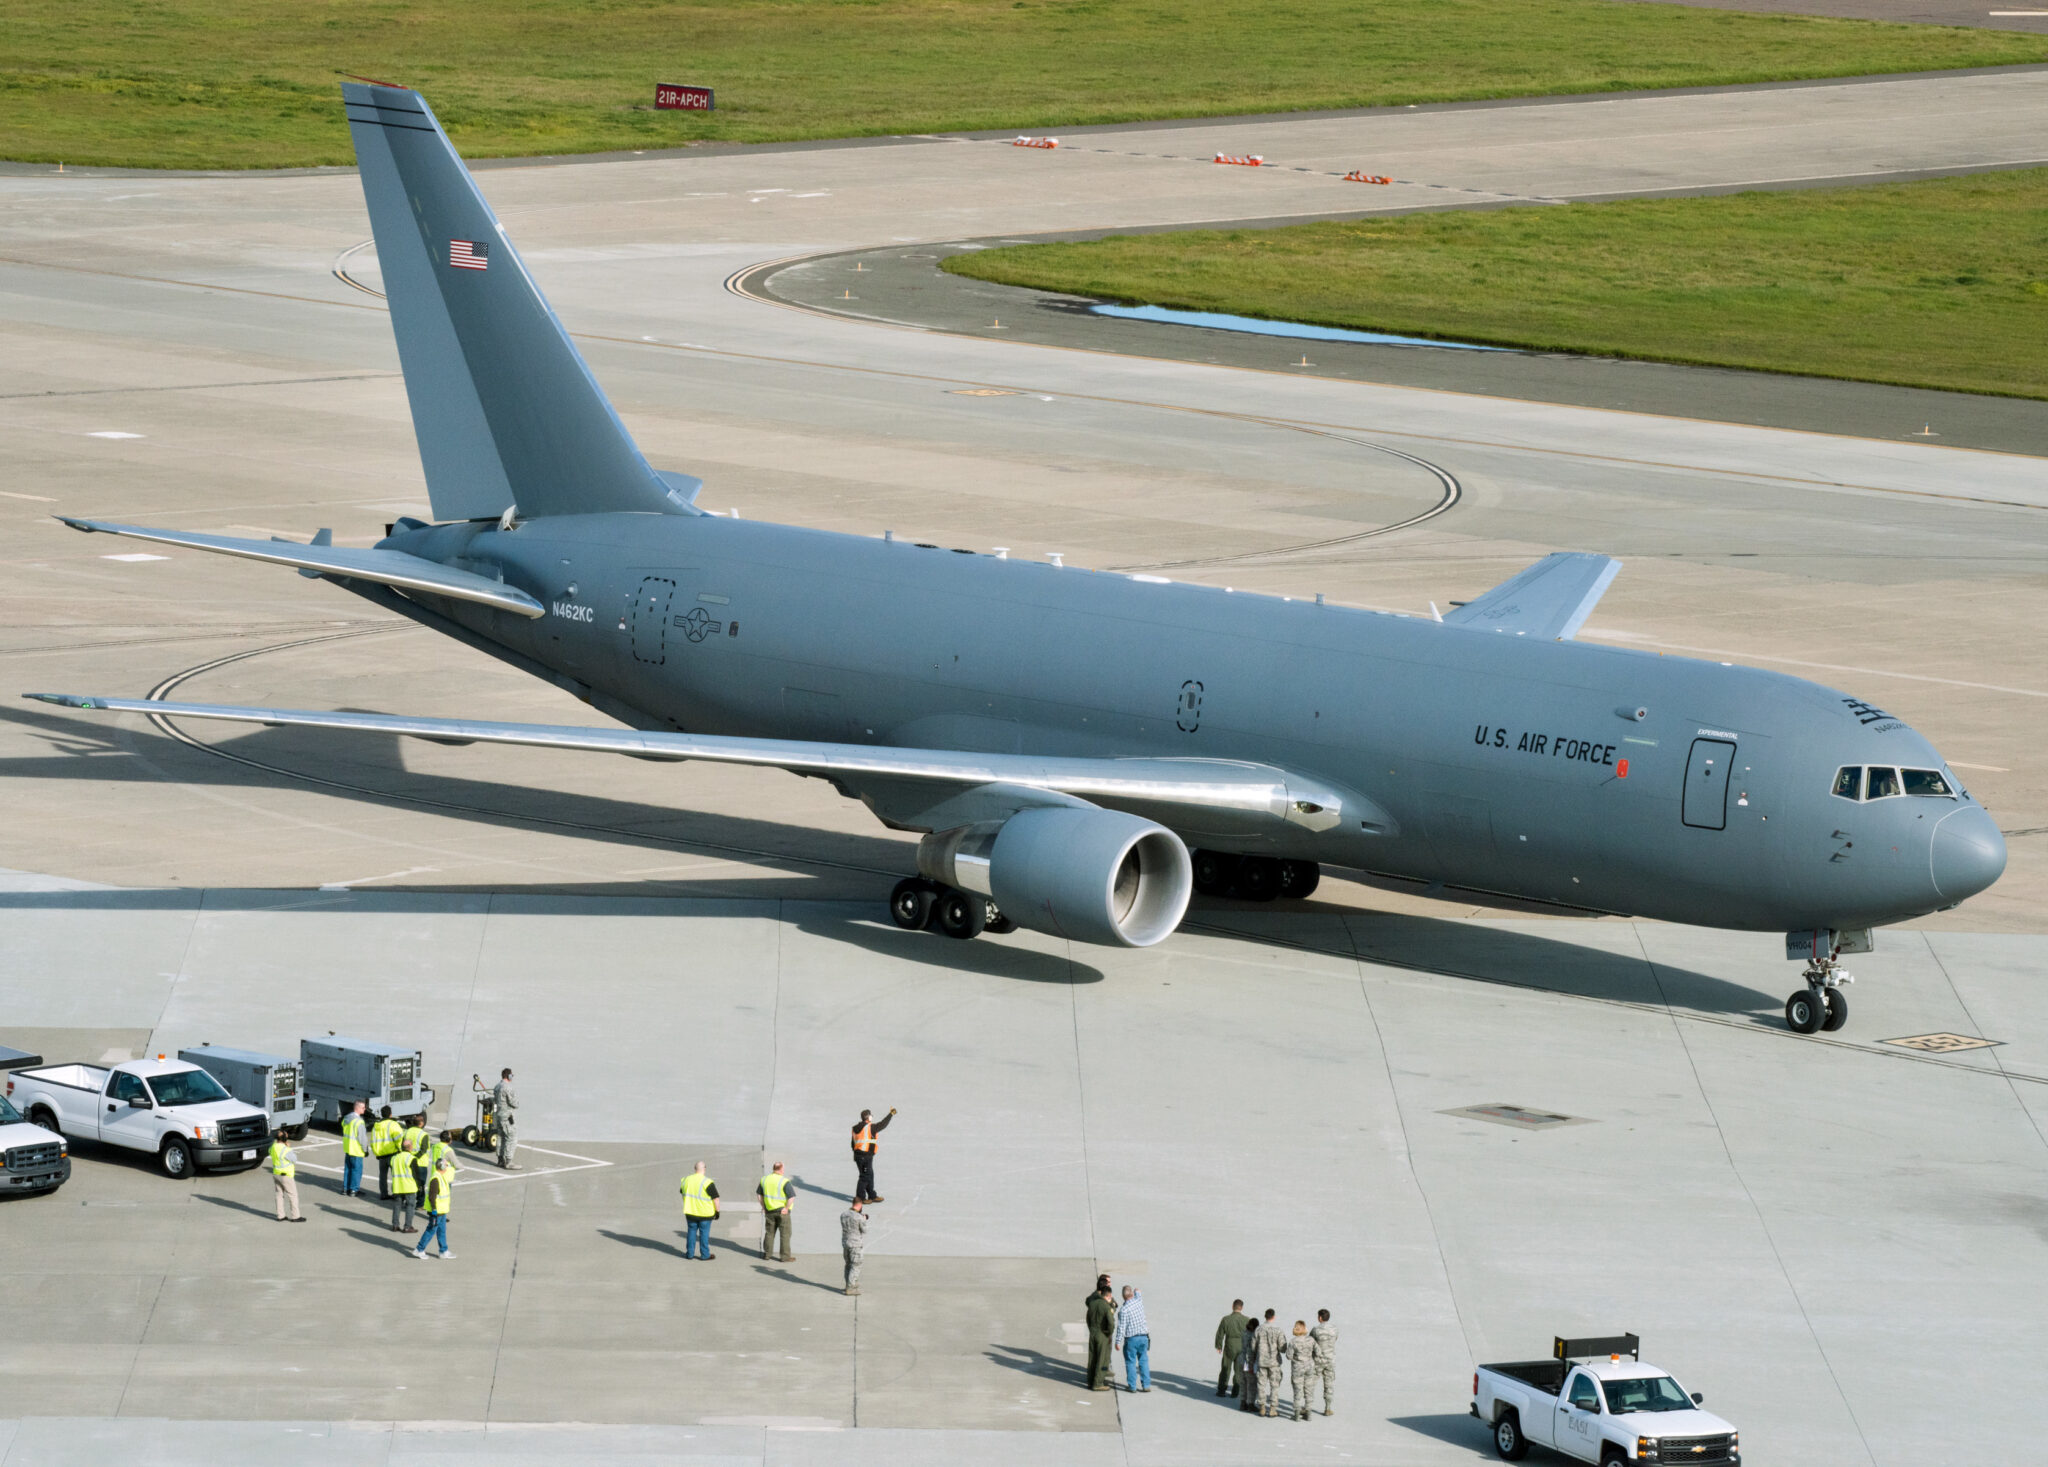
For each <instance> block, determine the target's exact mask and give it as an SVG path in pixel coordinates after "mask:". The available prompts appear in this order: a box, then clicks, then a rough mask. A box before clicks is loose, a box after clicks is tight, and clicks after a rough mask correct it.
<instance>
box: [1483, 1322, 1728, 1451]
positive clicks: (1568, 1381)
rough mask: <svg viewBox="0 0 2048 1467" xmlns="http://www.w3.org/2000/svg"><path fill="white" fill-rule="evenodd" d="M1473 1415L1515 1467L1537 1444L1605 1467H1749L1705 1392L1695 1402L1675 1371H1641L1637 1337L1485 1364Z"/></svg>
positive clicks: (1560, 1344) (1558, 1346)
mask: <svg viewBox="0 0 2048 1467" xmlns="http://www.w3.org/2000/svg"><path fill="white" fill-rule="evenodd" d="M1624 1357H1625V1358H1624ZM1472 1414H1473V1415H1474V1416H1476V1417H1478V1418H1479V1419H1480V1420H1481V1421H1483V1422H1485V1423H1486V1425H1487V1426H1488V1428H1490V1429H1491V1430H1492V1432H1493V1449H1494V1451H1495V1452H1496V1453H1498V1454H1499V1455H1500V1456H1501V1457H1503V1458H1505V1459H1506V1460H1507V1461H1510V1462H1516V1461H1520V1460H1521V1459H1522V1458H1523V1457H1524V1456H1526V1455H1527V1454H1528V1451H1529V1448H1530V1447H1531V1446H1532V1445H1534V1446H1539V1447H1549V1448H1550V1449H1552V1450H1553V1451H1555V1452H1558V1453H1560V1454H1562V1455H1564V1456H1567V1457H1572V1458H1575V1459H1577V1460H1578V1461H1581V1462H1598V1463H1601V1464H1603V1467H1605V1464H1607V1463H1612V1462H1659V1463H1671V1462H1683V1463H1690V1464H1694V1467H1723V1464H1729V1467H1733V1464H1737V1463H1740V1462H1741V1461H1742V1450H1741V1448H1742V1442H1741V1438H1740V1436H1739V1434H1738V1433H1737V1432H1736V1430H1735V1428H1734V1427H1732V1426H1730V1425H1729V1424H1728V1423H1727V1422H1725V1421H1723V1420H1722V1419H1721V1418H1720V1417H1718V1416H1715V1415H1713V1414H1712V1413H1711V1412H1707V1411H1702V1410H1700V1396H1699V1394H1698V1393H1697V1392H1695V1393H1693V1394H1691V1395H1688V1394H1687V1393H1686V1391H1685V1389H1684V1388H1683V1387H1682V1386H1680V1385H1679V1383H1678V1382H1677V1381H1675V1380H1673V1379H1672V1378H1671V1376H1670V1375H1669V1374H1668V1373H1667V1372H1665V1371H1662V1370H1659V1369H1657V1367H1656V1366H1654V1365H1645V1364H1643V1363H1642V1347H1641V1342H1640V1341H1638V1340H1637V1339H1636V1337H1635V1336H1634V1335H1616V1336H1613V1337H1612V1338H1608V1339H1587V1340H1567V1339H1562V1338H1560V1339H1558V1340H1557V1341H1556V1342H1555V1345H1554V1346H1553V1348H1552V1351H1551V1358H1550V1359H1548V1360H1523V1361H1515V1362H1510V1363H1507V1364H1503V1365H1482V1366H1480V1367H1479V1368H1478V1369H1477V1370H1476V1371H1474V1372H1473V1374H1472Z"/></svg>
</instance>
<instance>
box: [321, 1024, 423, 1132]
mask: <svg viewBox="0 0 2048 1467" xmlns="http://www.w3.org/2000/svg"><path fill="white" fill-rule="evenodd" d="M299 1064H300V1065H301V1067H302V1068H303V1070H304V1074H305V1089H306V1095H307V1097H308V1101H309V1111H310V1114H311V1116H312V1118H313V1119H314V1120H316V1121H321V1122H325V1123H330V1124H331V1123H333V1122H337V1121H339V1120H340V1119H341V1118H342V1116H343V1115H344V1114H346V1113H347V1111H348V1109H349V1107H351V1106H353V1105H354V1104H355V1103H356V1102H357V1101H358V1100H363V1101H368V1102H369V1106H370V1114H371V1115H372V1116H375V1115H377V1114H378V1113H379V1112H380V1111H382V1110H383V1109H384V1107H385V1106H387V1105H388V1106H390V1107H391V1113H392V1114H393V1115H395V1116H409V1115H425V1114H426V1113H427V1108H428V1107H429V1106H431V1105H432V1104H433V1103H434V1092H433V1090H432V1089H430V1088H429V1087H428V1086H426V1085H424V1084H422V1083H421V1082H420V1071H421V1068H422V1062H421V1057H420V1052H419V1051H418V1050H416V1049H408V1048H406V1047H405V1046H403V1045H398V1044H383V1043H379V1042H378V1041H376V1040H371V1039H345V1038H341V1037H338V1036H336V1035H332V1034H330V1035H328V1036H327V1037H326V1038H325V1039H301V1040H300V1041H299Z"/></svg>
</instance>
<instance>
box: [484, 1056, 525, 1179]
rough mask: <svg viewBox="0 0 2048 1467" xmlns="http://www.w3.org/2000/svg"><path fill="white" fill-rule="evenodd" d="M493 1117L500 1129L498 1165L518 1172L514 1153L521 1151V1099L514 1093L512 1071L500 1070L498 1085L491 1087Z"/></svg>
mask: <svg viewBox="0 0 2048 1467" xmlns="http://www.w3.org/2000/svg"><path fill="white" fill-rule="evenodd" d="M491 1117H492V1119H493V1121H494V1122H495V1123H496V1124H497V1127H498V1165H499V1166H501V1167H503V1168H504V1169H505V1170H506V1171H508V1172H516V1171H518V1170H519V1168H518V1167H516V1166H514V1165H512V1153H513V1152H514V1151H516V1150H518V1149H519V1136H518V1130H519V1097H518V1096H516V1095H514V1094H513V1093H512V1072H511V1071H510V1070H500V1071H499V1072H498V1083H497V1084H496V1085H493V1086H492V1087H491Z"/></svg>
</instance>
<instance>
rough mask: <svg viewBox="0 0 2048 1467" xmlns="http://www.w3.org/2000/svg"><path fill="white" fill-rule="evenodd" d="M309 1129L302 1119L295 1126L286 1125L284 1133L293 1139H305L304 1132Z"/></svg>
mask: <svg viewBox="0 0 2048 1467" xmlns="http://www.w3.org/2000/svg"><path fill="white" fill-rule="evenodd" d="M310 1129H311V1128H310V1127H309V1126H307V1124H306V1123H305V1122H304V1121H300V1122H299V1123H298V1124H297V1125H296V1126H288V1127H286V1128H285V1134H286V1135H287V1136H289V1137H291V1139H292V1140H294V1141H303V1140H305V1139H306V1132H307V1131H308V1130H310Z"/></svg>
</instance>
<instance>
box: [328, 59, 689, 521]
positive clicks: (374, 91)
mask: <svg viewBox="0 0 2048 1467" xmlns="http://www.w3.org/2000/svg"><path fill="white" fill-rule="evenodd" d="M341 90H342V97H343V100H344V102H345V103H346V104H347V110H348V124H349V133H350V136H351V137H352V138H353V139H354V141H355V149H356V161H357V163H358V164H359V165H360V167H361V171H362V179H363V197H364V200H365V202H366V203H367V204H368V205H369V209H370V227H371V230H372V232H373V233H374V234H375V235H376V239H377V260H378V264H379V265H380V267H381V268H382V270H383V274H384V292H385V296H386V298H387V299H388V300H389V301H390V303H391V326H392V330H393V332H394V333H395V334H396V335H397V337H398V357H399V361H400V363H401V365H402V366H403V367H404V369H405V391H406V396H407V398H408V399H409V400H410V401H411V404H412V420H413V431H414V433H415V434H416V435H417V436H418V438H419V445H420V461H421V463H422V465H423V466H424V467H425V469H426V475H427V492H428V495H429V497H430V498H431V499H432V501H433V506H434V515H435V517H436V518H437V519H447V520H455V519H484V518H487V517H490V518H495V517H496V516H498V515H501V514H503V513H504V512H505V511H506V510H507V509H511V508H515V507H516V508H517V510H518V512H519V514H520V515H522V516H524V517H526V518H535V517H538V516H543V515H561V514H597V513H605V512H642V513H656V514H701V513H702V511H701V510H698V509H696V508H694V507H693V506H691V505H690V503H689V501H688V499H687V497H685V496H683V495H680V494H671V492H670V489H669V486H668V485H667V484H665V483H663V482H662V481H661V479H660V478H658V477H657V476H656V474H655V472H654V470H653V469H652V468H650V467H649V466H648V463H647V460H646V459H645V458H643V457H641V454H640V450H639V448H638V447H636V446H635V445H634V443H633V440H632V438H631V437H630V436H629V435H628V434H627V432H626V429H625V425H624V424H623V423H621V422H620V421H619V416H618V414H617V413H616V412H614V411H613V410H612V405H611V403H610V402H608V401H607V400H606V399H605V395H604V393H603V391H602V390H600V389H599V387H598V385H597V380H596V379H595V378H594V377H592V376H591V375H590V369H589V367H587V366H585V365H584V362H583V357H582V354H581V353H579V352H578V351H577V350H576V347H575V345H574V344H573V343H572V342H571V341H570V340H569V335H568V333H567V332H566V331H564V330H563V329H562V323H561V322H560V321H559V320H558V319H556V317H555V313H554V310H553V309H552V308H551V307H550V306H549V305H548V303H547V300H546V298H545V297H544V296H542V295H541V293H540V288H539V287H538V286H536V285H535V284H534V282H533V278H532V277H531V276H530V275H528V274H527V272H526V265H525V262H524V261H522V260H521V259H520V258H519V255H518V252H517V251H515V250H514V249H513V248H512V244H511V241H510V240H508V239H507V238H506V237H505V232H504V229H503V228H502V227H501V226H500V225H499V223H498V219H497V216H496V215H495V214H493V213H492V212H491V207H490V205H489V204H487V203H485V202H484V198H483V195H482V194H481V193H479V192H478V191H477V187H476V184H475V183H474V182H473V181H472V180H471V178H470V176H469V170H468V169H467V168H465V167H464V166H463V163H462V159H461V158H460V157H458V156H457V155H456V152H455V148H454V146H453V145H452V144H451V143H450V142H449V141H448V135H447V134H446V133H445V132H443V131H442V130H441V124H440V123H439V122H438V121H436V120H435V118H434V114H433V112H432V110H431V109H430V108H428V106H427V104H426V101H425V99H424V98H422V97H421V96H420V94H419V93H418V92H414V91H408V90H406V89H405V88H402V87H392V86H383V85H370V86H365V85H359V84H357V83H354V82H351V83H347V84H345V85H344V86H343V87H342V89H341Z"/></svg>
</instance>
